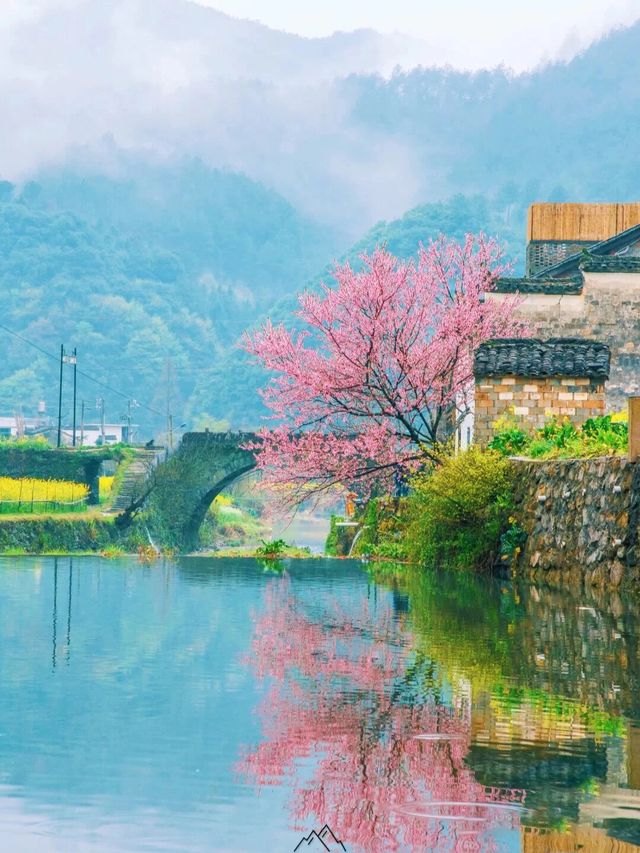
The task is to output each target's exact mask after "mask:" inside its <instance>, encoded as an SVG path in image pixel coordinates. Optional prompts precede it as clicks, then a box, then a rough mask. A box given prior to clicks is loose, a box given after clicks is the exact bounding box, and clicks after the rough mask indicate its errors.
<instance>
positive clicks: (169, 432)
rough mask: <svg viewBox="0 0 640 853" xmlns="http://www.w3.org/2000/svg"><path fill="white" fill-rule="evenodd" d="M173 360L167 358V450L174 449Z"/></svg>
mask: <svg viewBox="0 0 640 853" xmlns="http://www.w3.org/2000/svg"><path fill="white" fill-rule="evenodd" d="M171 367H172V365H171V359H170V358H167V449H168V450H172V449H173V417H172V415H171V380H172V371H171Z"/></svg>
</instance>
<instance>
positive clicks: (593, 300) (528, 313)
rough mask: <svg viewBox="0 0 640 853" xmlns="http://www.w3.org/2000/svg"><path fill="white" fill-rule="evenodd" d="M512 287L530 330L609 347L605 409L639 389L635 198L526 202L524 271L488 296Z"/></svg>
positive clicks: (638, 211)
mask: <svg viewBox="0 0 640 853" xmlns="http://www.w3.org/2000/svg"><path fill="white" fill-rule="evenodd" d="M513 293H517V294H519V295H520V296H521V298H522V303H521V305H520V309H519V311H520V314H521V316H522V317H523V319H524V320H525V321H526V323H527V324H528V326H529V329H530V332H531V334H532V335H533V336H535V337H538V338H543V339H548V338H586V339H589V340H594V341H599V342H601V343H603V344H606V345H607V346H608V347H609V349H610V350H611V376H610V379H609V382H608V383H607V388H606V408H607V410H608V411H615V410H618V409H621V408H623V407H624V406H625V405H626V399H627V397H628V396H629V395H630V394H638V393H640V202H634V203H625V204H555V203H554V204H533V205H531V207H530V209H529V219H528V224H527V247H526V268H525V275H524V276H523V277H520V278H502V279H500V280H499V281H498V283H497V287H496V290H495V291H494V292H492V293H488V294H487V298H488V299H503V298H505V296H506V295H507V294H513Z"/></svg>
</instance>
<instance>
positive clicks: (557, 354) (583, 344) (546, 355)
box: [473, 338, 611, 380]
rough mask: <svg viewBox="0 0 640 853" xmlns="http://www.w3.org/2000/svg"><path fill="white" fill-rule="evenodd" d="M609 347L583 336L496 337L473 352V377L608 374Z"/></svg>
mask: <svg viewBox="0 0 640 853" xmlns="http://www.w3.org/2000/svg"><path fill="white" fill-rule="evenodd" d="M610 361H611V351H610V349H609V347H608V346H606V344H601V343H598V342H597V341H588V340H584V339H583V338H549V340H546V341H543V340H540V339H539V338H496V339H495V340H491V341H486V342H485V343H483V344H481V345H480V346H479V347H478V349H477V350H476V353H475V358H474V364H473V374H474V376H475V377H476V379H482V378H484V377H490V376H522V377H530V378H542V377H551V376H566V377H573V376H575V377H582V378H588V379H599V380H605V379H608V378H609V367H610Z"/></svg>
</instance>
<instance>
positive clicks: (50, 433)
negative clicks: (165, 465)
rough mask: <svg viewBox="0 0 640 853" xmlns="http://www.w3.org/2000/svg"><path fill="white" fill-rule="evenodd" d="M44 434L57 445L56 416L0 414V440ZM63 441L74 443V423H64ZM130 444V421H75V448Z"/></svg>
mask: <svg viewBox="0 0 640 853" xmlns="http://www.w3.org/2000/svg"><path fill="white" fill-rule="evenodd" d="M36 436H42V437H43V438H46V440H47V441H48V442H50V444H56V443H57V440H58V427H57V424H56V423H55V421H54V419H53V418H50V417H47V416H43V417H39V418H25V417H23V416H22V415H4V416H0V440H2V439H9V438H25V437H26V438H35V437H36ZM60 438H61V440H62V444H64V445H65V446H71V445H72V444H73V425H69V424H65V425H64V426H63V427H62V431H61V436H60ZM120 443H123V444H128V443H129V425H128V424H104V426H103V425H102V424H100V423H89V424H84V425H81V424H80V423H77V424H76V447H100V446H101V445H103V444H120Z"/></svg>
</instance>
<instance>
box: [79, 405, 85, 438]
mask: <svg viewBox="0 0 640 853" xmlns="http://www.w3.org/2000/svg"><path fill="white" fill-rule="evenodd" d="M83 445H84V400H83V401H82V403H81V404H80V447H82V446H83Z"/></svg>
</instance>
